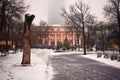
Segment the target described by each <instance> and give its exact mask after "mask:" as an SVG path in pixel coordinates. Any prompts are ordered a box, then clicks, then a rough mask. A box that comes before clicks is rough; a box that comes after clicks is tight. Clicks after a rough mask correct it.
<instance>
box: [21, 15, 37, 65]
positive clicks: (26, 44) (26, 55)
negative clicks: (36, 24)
mask: <svg viewBox="0 0 120 80" xmlns="http://www.w3.org/2000/svg"><path fill="white" fill-rule="evenodd" d="M34 17H35V16H34V15H29V14H26V15H25V22H24V40H23V59H22V63H21V64H30V63H31V61H30V60H31V59H30V52H31V42H30V27H31V23H32V21H33V19H34Z"/></svg>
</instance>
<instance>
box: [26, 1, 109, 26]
mask: <svg viewBox="0 0 120 80" xmlns="http://www.w3.org/2000/svg"><path fill="white" fill-rule="evenodd" d="M75 1H77V0H61V1H60V0H25V3H27V4H29V5H30V9H29V10H28V11H27V13H30V14H35V16H36V17H35V20H34V21H33V23H35V24H36V25H38V24H39V22H40V20H45V21H47V22H48V20H49V19H48V18H51V17H48V16H52V15H50V14H51V13H52V12H53V11H52V10H54V9H56V8H57V7H58V6H62V7H63V5H64V7H66V8H68V6H69V5H70V4H73V3H75ZM83 1H84V2H87V3H88V4H89V6H90V7H91V11H92V13H93V14H94V15H95V16H96V17H98V20H100V21H102V20H104V15H103V6H104V5H105V4H106V3H107V1H108V0H83ZM51 4H52V5H53V6H52V7H50V6H48V5H51ZM50 11H51V12H50ZM56 14H57V15H58V14H59V12H58V11H57V12H56ZM54 15H55V14H54ZM55 17H58V16H55ZM53 19H54V18H53ZM58 19H59V18H58ZM51 20H52V19H51ZM54 21H56V20H54ZM55 23H56V24H58V22H55Z"/></svg>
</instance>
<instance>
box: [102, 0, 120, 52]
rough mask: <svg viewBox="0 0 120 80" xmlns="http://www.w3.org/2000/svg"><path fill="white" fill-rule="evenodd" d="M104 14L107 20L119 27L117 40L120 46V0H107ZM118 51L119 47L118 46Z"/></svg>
mask: <svg viewBox="0 0 120 80" xmlns="http://www.w3.org/2000/svg"><path fill="white" fill-rule="evenodd" d="M104 12H105V16H106V17H107V18H108V19H109V21H111V22H114V23H117V24H118V28H119V41H118V46H120V0H109V2H108V4H107V5H105V7H104ZM119 52H120V48H119Z"/></svg>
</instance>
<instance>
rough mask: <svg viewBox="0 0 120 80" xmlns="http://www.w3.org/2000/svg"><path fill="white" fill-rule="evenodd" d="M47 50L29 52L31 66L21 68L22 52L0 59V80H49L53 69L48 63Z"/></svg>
mask: <svg viewBox="0 0 120 80" xmlns="http://www.w3.org/2000/svg"><path fill="white" fill-rule="evenodd" d="M48 51H49V50H37V49H32V51H31V65H29V66H22V65H21V61H22V52H17V53H16V54H9V55H8V56H5V57H0V80H51V78H52V75H53V69H52V67H51V66H50V65H47V63H48V55H49V54H48Z"/></svg>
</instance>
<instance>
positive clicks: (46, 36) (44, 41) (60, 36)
mask: <svg viewBox="0 0 120 80" xmlns="http://www.w3.org/2000/svg"><path fill="white" fill-rule="evenodd" d="M66 38H67V40H68V41H69V42H70V45H71V46H76V43H77V41H78V39H77V37H76V32H75V31H74V32H70V31H69V29H68V28H67V26H61V25H56V26H55V25H53V26H47V29H46V31H44V32H43V31H41V32H40V34H39V37H38V41H39V44H40V45H42V46H45V47H48V46H57V44H58V43H59V42H61V43H62V44H63V43H64V40H65V39H66ZM81 43H82V36H80V39H79V45H80V46H81Z"/></svg>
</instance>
